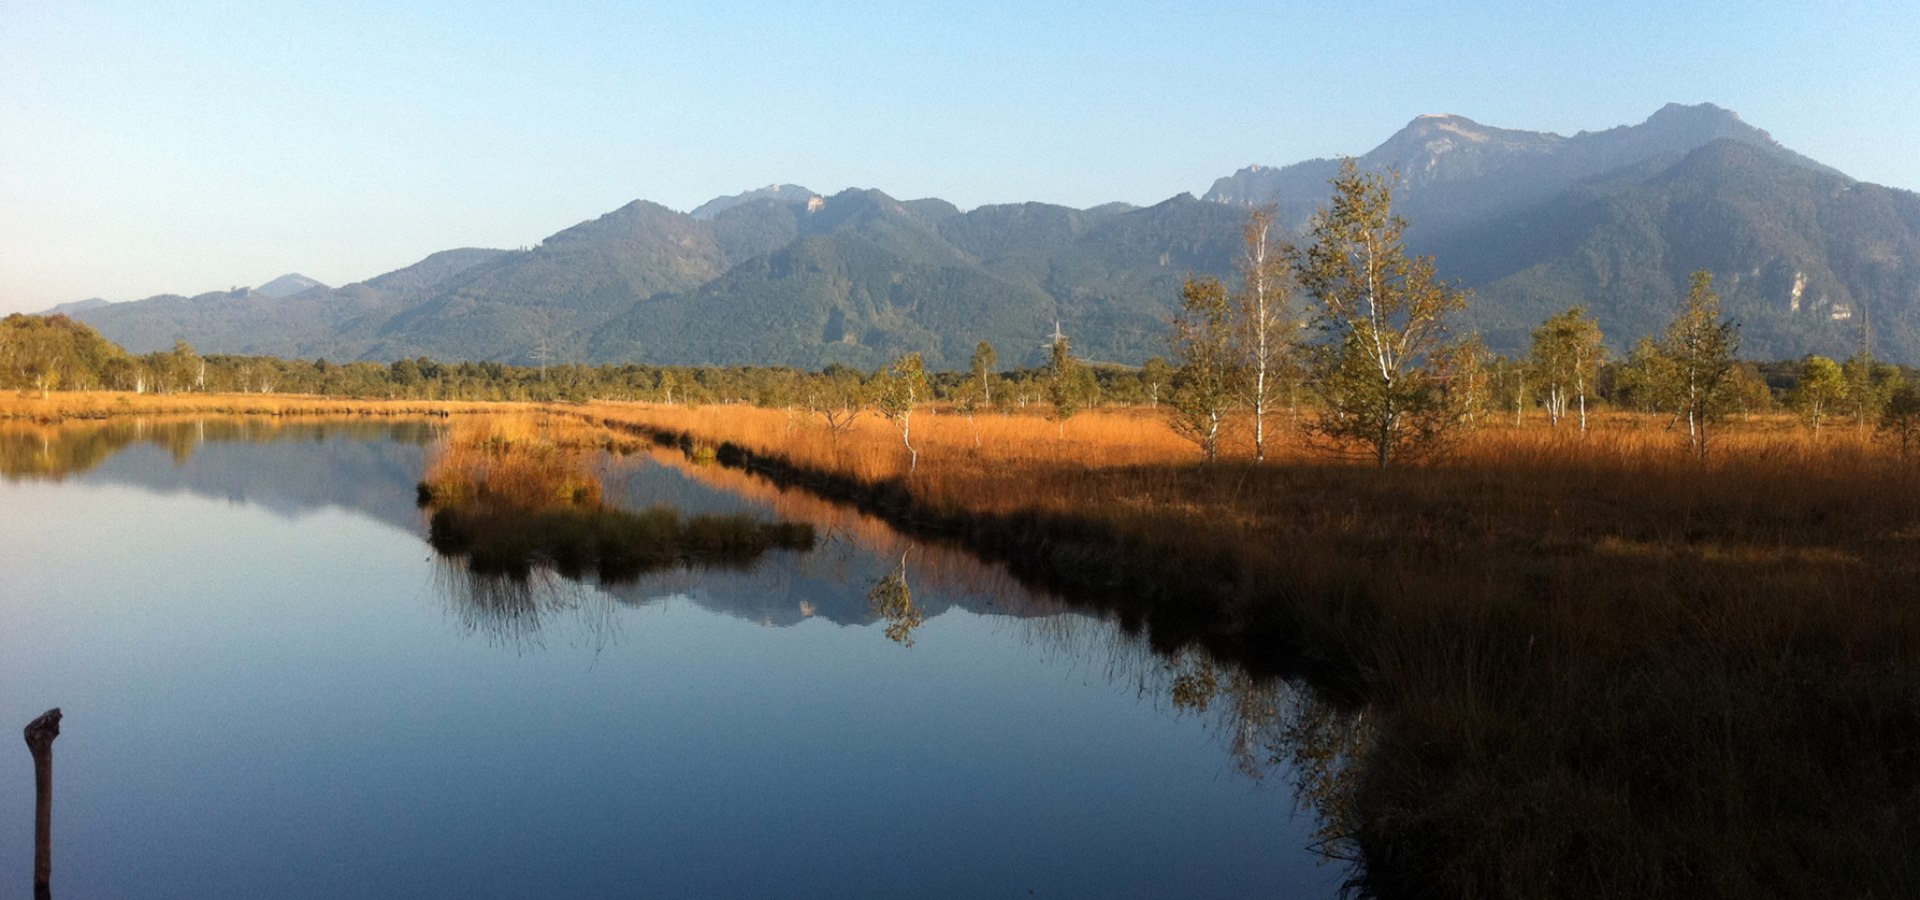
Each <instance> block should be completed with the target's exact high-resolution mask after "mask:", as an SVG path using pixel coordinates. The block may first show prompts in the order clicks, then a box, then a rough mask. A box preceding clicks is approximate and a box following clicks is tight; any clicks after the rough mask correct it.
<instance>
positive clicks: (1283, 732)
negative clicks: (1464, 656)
mask: <svg viewBox="0 0 1920 900" xmlns="http://www.w3.org/2000/svg"><path fill="white" fill-rule="evenodd" d="M1021 627H1022V628H1023V629H1024V631H1025V637H1026V640H1027V641H1028V642H1029V643H1030V644H1033V645H1035V646H1038V647H1041V648H1042V649H1044V650H1046V651H1047V652H1049V653H1050V654H1055V655H1058V656H1059V657H1061V659H1062V660H1063V661H1065V662H1068V663H1070V664H1071V663H1080V664H1084V663H1087V662H1089V661H1100V662H1101V663H1102V667H1101V672H1100V674H1102V675H1104V677H1106V678H1107V679H1108V680H1110V681H1113V682H1116V683H1131V684H1132V685H1133V686H1134V688H1135V690H1136V692H1137V693H1138V695H1139V696H1140V697H1141V698H1142V699H1143V700H1146V701H1147V702H1150V703H1154V704H1156V705H1159V704H1165V705H1166V706H1168V707H1170V708H1171V709H1172V711H1173V712H1174V713H1175V714H1177V715H1182V716H1193V717H1198V718H1200V719H1202V720H1204V721H1205V722H1206V727H1207V730H1208V732H1209V733H1211V734H1212V735H1214V737H1215V738H1216V739H1217V740H1219V741H1220V742H1221V744H1222V745H1223V746H1222V749H1223V750H1225V751H1226V753H1227V754H1228V757H1229V758H1230V759H1231V760H1232V761H1233V765H1234V769H1235V770H1236V771H1238V772H1239V773H1240V774H1241V775H1243V776H1245V777H1247V778H1250V779H1252V780H1254V781H1266V780H1267V779H1269V778H1274V777H1280V778H1283V779H1285V780H1286V782H1287V783H1288V784H1289V785H1290V786H1291V787H1292V788H1293V792H1294V802H1295V804H1296V805H1297V806H1298V808H1299V809H1300V810H1301V811H1303V812H1306V813H1308V814H1310V815H1312V816H1313V817H1314V821H1315V823H1316V825H1315V829H1314V840H1315V844H1314V845H1313V849H1314V850H1315V851H1316V852H1318V853H1320V854H1321V855H1322V856H1324V857H1325V858H1326V859H1327V860H1328V861H1330V862H1335V863H1339V864H1341V865H1343V866H1345V867H1346V868H1347V869H1348V871H1349V872H1350V873H1351V874H1356V875H1357V874H1358V871H1359V870H1358V863H1359V852H1358V848H1357V847H1356V845H1355V843H1354V835H1355V831H1356V825H1357V821H1358V820H1357V818H1356V813H1355V808H1354V803H1353V797H1354V790H1355V788H1356V787H1357V782H1358V780H1359V775H1360V763H1361V760H1362V757H1363V755H1364V754H1365V753H1366V751H1367V749H1368V748H1369V746H1370V745H1371V743H1372V741H1373V739H1374V727H1373V720H1372V718H1371V716H1370V715H1369V714H1368V711H1367V709H1366V708H1365V707H1364V706H1354V705H1352V704H1342V703H1338V702H1334V701H1333V700H1331V699H1330V698H1328V697H1327V696H1326V695H1325V694H1323V693H1321V692H1320V691H1318V690H1315V689H1314V688H1313V687H1312V686H1310V685H1307V684H1304V683H1300V682H1294V681H1288V680H1285V679H1280V678H1267V677H1259V676H1255V675H1253V674H1251V673H1249V672H1248V671H1247V670H1246V669H1245V668H1243V667H1241V666H1239V665H1237V664H1234V663H1231V662H1227V661H1222V660H1220V659H1218V658H1216V657H1215V656H1213V655H1212V654H1210V653H1208V652H1207V651H1206V650H1204V649H1201V648H1198V647H1191V646H1190V647H1184V648H1181V649H1179V650H1177V651H1175V652H1173V653H1171V654H1165V653H1162V652H1160V651H1157V650H1154V649H1153V648H1152V645H1151V643H1150V642H1149V641H1147V640H1146V639H1145V638H1144V637H1143V636H1142V635H1139V634H1129V633H1128V632H1127V631H1126V630H1125V629H1123V628H1119V627H1116V626H1115V625H1114V623H1112V622H1109V621H1104V620H1101V619H1098V618H1091V617H1087V616H1079V615H1060V616H1051V617H1047V618H1041V619H1028V620H1024V621H1023V622H1022V625H1021Z"/></svg>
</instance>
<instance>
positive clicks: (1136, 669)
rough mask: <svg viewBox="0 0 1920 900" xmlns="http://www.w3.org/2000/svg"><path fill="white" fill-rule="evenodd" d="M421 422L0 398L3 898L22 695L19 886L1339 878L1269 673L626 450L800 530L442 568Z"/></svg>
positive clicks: (631, 892) (864, 884)
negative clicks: (762, 537)
mask: <svg viewBox="0 0 1920 900" xmlns="http://www.w3.org/2000/svg"><path fill="white" fill-rule="evenodd" d="M445 431H446V429H445V428H444V426H441V425H438V424H435V423H427V422H371V423H370V422H367V421H365V420H359V421H354V422H325V423H322V422H311V423H293V424H289V423H286V422H266V421H239V420H204V421H193V420H185V421H168V422H135V421H117V422H112V423H83V424H76V425H68V426H64V427H61V428H34V427H28V426H6V427H4V428H0V470H3V471H4V474H5V478H4V481H0V725H4V726H5V727H4V731H5V733H7V734H12V735H16V737H7V738H4V744H3V745H0V746H5V747H10V748H11V749H7V750H0V757H3V758H4V762H0V895H7V896H12V895H24V892H25V890H26V888H27V886H28V883H29V880H30V873H31V864H30V860H31V852H32V851H31V847H32V832H31V819H32V798H33V787H32V785H33V776H32V768H31V763H30V760H29V758H28V755H27V752H26V748H25V747H24V746H22V745H21V743H20V742H19V739H18V737H17V735H18V733H19V732H18V730H17V729H19V728H20V727H22V726H24V725H25V723H26V722H27V721H28V720H30V719H32V718H33V717H34V716H36V715H38V714H39V713H40V712H42V711H43V710H45V709H47V708H49V707H54V706H59V707H62V708H63V709H64V711H65V713H66V719H65V722H64V723H63V725H62V734H61V737H60V739H59V740H58V741H57V742H56V743H55V745H54V759H55V809H54V879H53V887H54V896H56V897H72V898H118V897H129V898H136V897H277V898H295V897H324V898H339V897H378V896H391V897H449V898H453V897H458V898H479V897H514V898H525V897H542V896H552V897H639V896H647V897H654V896H659V897H738V896H771V897H849V896H916V897H1172V896H1187V897H1256V896H1257V897H1328V896H1331V895H1333V894H1334V893H1335V892H1336V889H1337V887H1338V885H1339V882H1340V881H1341V879H1342V878H1343V877H1344V876H1345V875H1346V871H1345V869H1344V868H1343V867H1342V866H1341V865H1339V864H1337V863H1328V862H1325V861H1324V860H1323V857H1322V856H1321V855H1320V854H1319V853H1317V852H1315V850H1314V845H1315V844H1316V843H1317V842H1318V841H1319V840H1320V836H1319V835H1318V834H1317V832H1318V830H1319V829H1320V828H1321V823H1320V819H1319V818H1318V817H1317V816H1316V814H1315V812H1314V810H1313V809H1312V808H1311V806H1308V807H1307V808H1304V809H1303V807H1302V804H1301V803H1300V802H1299V800H1298V796H1300V792H1298V791H1297V790H1296V787H1297V785H1299V784H1301V783H1303V780H1304V781H1306V782H1310V781H1311V778H1305V779H1303V777H1302V776H1300V774H1299V769H1298V768H1297V765H1298V761H1297V759H1296V758H1295V757H1294V756H1292V755H1291V753H1290V751H1288V750H1287V749H1286V747H1285V746H1284V745H1283V743H1282V742H1280V741H1278V740H1277V739H1276V737H1275V736H1276V735H1278V734H1281V733H1282V732H1287V731H1289V730H1290V729H1292V730H1297V729H1293V726H1297V724H1298V720H1299V719H1301V718H1309V719H1310V718H1312V716H1310V715H1307V713H1308V712H1309V710H1308V707H1309V706H1310V704H1311V701H1310V700H1309V699H1308V698H1306V697H1303V696H1301V693H1300V692H1297V691H1295V690H1293V689H1291V688H1289V687H1288V686H1286V685H1284V684H1266V685H1252V684H1247V683H1245V682H1246V681H1247V679H1246V678H1245V676H1243V675H1239V674H1237V673H1236V672H1235V671H1233V670H1231V669H1229V668H1227V667H1224V666H1215V665H1213V664H1212V663H1210V662H1209V661H1205V660H1196V659H1192V658H1185V657H1182V658H1172V659H1170V658H1166V657H1162V656H1159V655H1156V654H1155V653H1153V652H1152V651H1151V650H1150V649H1148V647H1147V645H1146V643H1145V640H1144V639H1143V638H1141V637H1138V636H1130V635H1128V634H1126V633H1124V631H1123V630H1122V629H1121V628H1119V627H1118V625H1116V624H1115V623H1113V622H1110V621H1107V620H1106V619H1104V618H1103V617H1101V616H1099V615H1097V614H1094V613H1089V612H1085V611H1076V608H1074V607H1070V606H1069V605H1068V604H1066V603H1065V602H1063V601H1061V600H1059V599H1057V598H1053V597H1049V596H1046V595H1044V594H1040V593H1037V592H1035V591H1032V590H1029V589H1027V588H1024V587H1022V586H1021V585H1020V584H1019V583H1018V582H1016V581H1015V580H1014V579H1013V578H1011V577H1010V576H1008V575H1007V574H1006V573H1005V572H1003V571H1002V570H1000V569H998V568H996V567H994V566H992V565H988V564H986V563H983V562H981V561H979V560H977V559H974V558H972V557H969V556H966V555H965V554H963V553H961V552H959V551H956V550H954V549H951V548H946V547H942V546H938V545H933V544H928V543H924V542H915V541H913V540H910V539H908V538H906V537H904V536H902V535H900V534H898V533H895V532H893V531H892V530H890V529H888V528H887V527H886V526H885V525H883V524H881V523H879V522H877V521H875V520H873V519H870V518H867V517H864V516H861V515H859V514H857V513H855V512H852V511H849V510H846V509H844V508H839V507H835V506H832V505H830V504H827V503H825V502H822V501H819V500H815V499H812V498H809V497H806V496H804V495H800V494H797V493H793V492H787V491H782V490H779V489H776V488H774V487H772V486H770V485H768V484H766V483H764V482H761V481H758V480H756V479H755V478H753V477H751V476H748V475H745V474H743V473H739V472H733V471H729V470H724V469H720V468H718V467H712V466H707V467H696V466H692V465H690V464H687V463H685V462H684V461H682V460H679V459H677V458H672V457H668V456H667V455H664V454H663V453H660V452H658V451H652V452H648V451H641V452H634V453H626V454H613V453H605V452H602V453H598V454H596V455H595V456H594V458H593V461H592V465H593V466H594V475H595V476H596V477H597V478H598V480H599V482H600V484H601V485H602V486H603V491H604V499H605V500H606V501H607V502H608V503H609V504H611V505H615V506H618V507H622V508H627V509H644V508H648V507H651V506H655V505H666V506H670V507H673V508H675V509H677V510H680V511H683V512H685V513H687V514H694V515H698V514H707V513H732V512H745V513H748V514H750V515H752V516H754V517H756V518H758V519H763V520H766V521H775V520H781V521H792V522H802V523H806V524H810V525H811V526H812V527H813V530H814V534H815V540H814V548H813V549H811V550H793V549H775V550H770V551H768V552H766V553H764V554H762V555H760V556H758V557H757V558H756V559H755V560H753V561H751V562H750V563H741V564H737V565H731V566H727V567H721V568H702V567H692V566H676V567H671V568H668V569H665V570H660V571H654V572H651V573H647V574H641V575H639V576H638V577H636V578H634V579H632V580H630V581H624V582H618V583H607V584H602V583H599V579H598V578H595V577H592V576H584V577H582V578H580V579H578V580H575V579H569V578H567V577H563V576H561V575H560V574H557V573H556V572H555V571H553V570H552V569H551V568H550V567H546V566H540V565H535V566H534V567H533V568H532V570H531V572H530V573H529V574H527V576H526V577H525V578H523V579H522V578H514V577H511V576H497V575H496V576H485V575H480V574H477V573H476V572H475V571H473V570H471V569H469V567H468V566H467V564H466V562H465V561H463V560H462V559H460V558H457V557H453V558H449V557H444V556H442V555H441V554H440V553H437V552H436V551H435V550H434V549H433V547H432V546H431V545H429V543H428V541H427V532H428V514H427V513H426V512H425V511H423V510H422V509H420V508H418V507H417V506H416V490H415V486H416V484H417V483H418V482H419V481H420V480H421V478H422V474H423V471H424V470H425V467H426V465H427V462H428V459H429V457H430V456H431V455H432V454H433V453H434V452H435V450H434V447H435V443H436V441H439V440H441V439H442V438H443V437H444V435H445ZM886 586H892V588H894V589H895V593H893V594H890V595H889V596H894V597H896V599H897V598H898V597H901V596H905V597H907V598H909V599H908V601H907V602H908V603H909V604H910V606H911V608H912V610H913V611H914V614H913V615H911V616H903V615H900V614H899V609H898V607H897V605H896V606H895V607H884V608H883V606H882V605H881V604H878V603H877V602H876V601H875V597H876V595H877V591H878V590H879V589H880V588H882V587H886ZM902 588H904V590H905V593H904V594H903V593H901V592H900V589H902ZM1234 683H1239V684H1240V686H1239V687H1238V688H1236V689H1231V690H1230V689H1229V685H1231V684H1234ZM1288 723H1293V725H1292V726H1290V725H1289V724H1288ZM1292 752H1298V751H1292Z"/></svg>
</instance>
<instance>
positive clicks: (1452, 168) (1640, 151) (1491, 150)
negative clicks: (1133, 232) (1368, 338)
mask: <svg viewBox="0 0 1920 900" xmlns="http://www.w3.org/2000/svg"><path fill="white" fill-rule="evenodd" d="M1723 139H1724V140H1733V141H1738V142H1741V143H1746V144H1752V145H1754V146H1758V147H1764V148H1766V149H1768V150H1770V151H1772V152H1775V153H1777V154H1779V155H1780V156H1781V157H1782V158H1783V159H1788V160H1792V161H1794V162H1797V163H1799V164H1801V165H1805V166H1807V167H1809V168H1814V169H1819V170H1823V171H1828V172H1831V171H1832V170H1831V169H1827V168H1826V167H1824V166H1821V165H1820V164H1818V163H1815V162H1813V161H1812V160H1809V159H1806V158H1805V157H1802V156H1799V155H1798V154H1795V153H1792V152H1791V151H1788V150H1786V149H1785V148H1782V147H1781V146H1780V145H1779V144H1778V143H1776V142H1775V141H1774V140H1773V138H1772V136H1770V135H1768V134H1767V133H1766V132H1765V131H1762V130H1760V129H1758V128H1755V127H1753V126H1751V125H1748V124H1746V123H1745V122H1742V121H1741V120H1740V117H1739V116H1738V115H1736V114H1734V113H1733V112H1731V111H1729V110H1725V109H1721V108H1720V107H1717V106H1714V105H1713V104H1710V103H1703V104H1700V105H1698V106H1682V105H1680V104H1676V103H1670V104H1667V105H1666V106H1665V107H1662V108H1661V109H1660V110H1659V111H1658V112H1656V113H1654V114H1653V115H1652V116H1650V117H1648V118H1647V120H1646V121H1645V122H1642V123H1641V124H1639V125H1623V126H1620V127H1618V128H1610V129H1607V130H1605V131H1598V132H1589V131H1583V132H1580V133H1579V134H1576V135H1574V136H1573V137H1570V138H1569V137H1562V136H1560V135H1557V134H1552V133H1548V132H1538V131H1514V130H1509V129H1503V128H1492V127H1489V126H1485V125H1481V124H1480V123H1478V122H1475V121H1473V120H1472V119H1468V118H1466V117H1464V116H1454V115H1423V116H1420V117H1419V118H1416V119H1414V120H1413V121H1412V122H1409V123H1408V124H1407V126H1406V127H1405V128H1402V129H1401V130H1400V131H1399V132H1397V133H1396V134H1394V135H1393V136H1392V137H1390V138H1388V139H1387V140H1386V141H1385V142H1383V143H1382V144H1380V146H1378V147H1375V148H1374V149H1372V150H1370V151H1368V152H1367V153H1365V154H1363V155H1361V156H1359V157H1357V158H1356V161H1357V162H1358V163H1359V164H1360V166H1361V168H1363V169H1366V170H1370V171H1376V172H1392V173H1396V174H1397V175H1398V177H1399V187H1398V188H1397V190H1396V192H1395V195H1394V197H1395V202H1396V205H1397V208H1398V209H1399V211H1400V212H1401V213H1402V214H1403V215H1405V216H1406V217H1407V218H1408V220H1409V221H1411V222H1412V223H1413V224H1414V227H1416V228H1418V229H1420V230H1422V231H1424V232H1427V233H1428V234H1434V233H1439V232H1444V231H1446V230H1448V229H1451V228H1454V227H1459V226H1461V225H1466V224H1470V223H1473V222H1477V221H1480V220H1482V219H1484V218H1486V217H1488V216H1493V215H1499V214H1501V213H1504V212H1509V211H1512V210H1515V209H1521V208H1524V207H1527V206H1530V205H1533V204H1535V203H1539V202H1542V201H1544V200H1546V199H1548V198H1550V197H1552V196H1554V195H1555V194H1558V193H1560V192H1561V191H1565V190H1567V189H1569V188H1571V187H1572V186H1573V185H1574V184H1576V183H1577V182H1579V181H1581V180H1583V179H1587V178H1592V177H1595V176H1598V175H1603V174H1605V173H1608V172H1611V171H1614V170H1616V169H1620V168H1623V167H1627V166H1634V165H1641V164H1645V163H1648V162H1650V161H1664V162H1669V163H1670V162H1672V161H1674V160H1677V159H1678V158H1679V157H1681V156H1684V155H1685V154H1686V153H1688V152H1690V151H1692V150H1694V149H1695V148H1698V147H1700V146H1703V145H1705V144H1707V143H1708V142H1710V141H1715V140H1723ZM1339 168H1340V164H1339V162H1338V161H1337V160H1329V159H1314V160H1308V161H1306V162H1301V163H1295V164H1293V165H1290V166H1283V167H1280V168H1271V167H1263V166H1250V167H1248V168H1245V169H1241V170H1240V171H1239V172H1236V173H1234V174H1233V175H1229V176H1227V177H1225V178H1221V179H1219V180H1218V181H1215V182H1214V184H1213V188H1212V189H1211V190H1209V191H1208V192H1207V195H1206V196H1207V199H1209V200H1217V201H1219V202H1222V203H1232V204H1237V205H1242V206H1253V205H1261V204H1266V203H1278V204H1279V205H1280V211H1281V218H1282V220H1283V221H1285V222H1286V223H1288V224H1289V225H1291V226H1292V227H1294V228H1301V227H1303V226H1304V225H1305V223H1306V221H1307V218H1308V217H1309V216H1310V215H1311V214H1312V213H1313V211H1314V209H1315V208H1317V207H1318V206H1320V205H1321V204H1322V203H1324V201H1325V199H1326V195H1327V180H1328V179H1329V178H1332V177H1333V175H1334V174H1335V173H1336V172H1338V171H1339Z"/></svg>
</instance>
